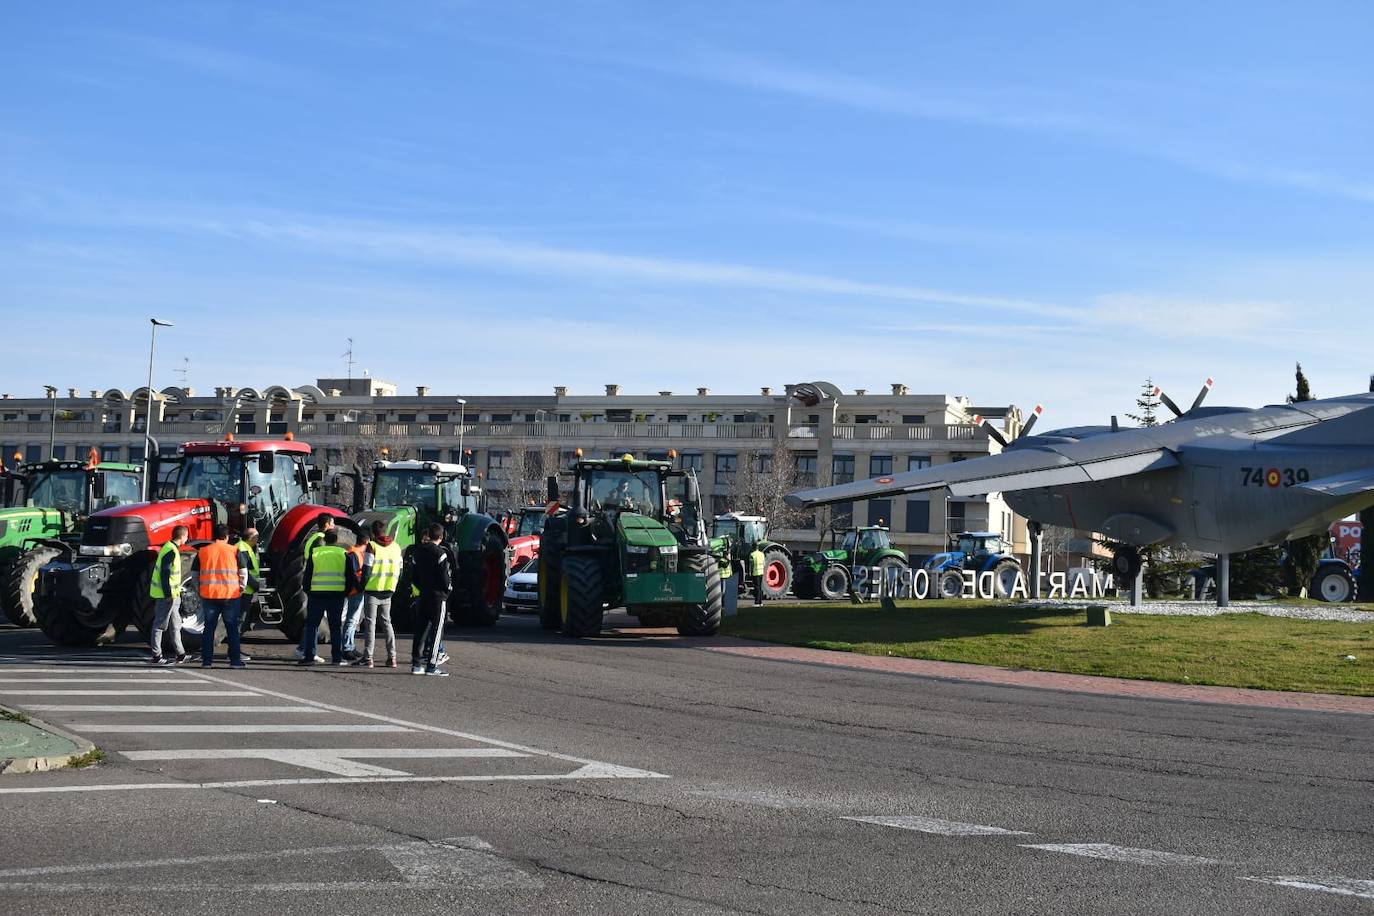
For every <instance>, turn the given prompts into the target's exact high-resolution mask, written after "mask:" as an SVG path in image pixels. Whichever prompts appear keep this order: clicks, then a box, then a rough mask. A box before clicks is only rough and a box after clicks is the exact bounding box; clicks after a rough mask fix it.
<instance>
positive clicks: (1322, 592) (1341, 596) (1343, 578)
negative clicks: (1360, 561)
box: [1307, 568, 1356, 601]
mask: <svg viewBox="0 0 1374 916" xmlns="http://www.w3.org/2000/svg"><path fill="white" fill-rule="evenodd" d="M1355 592H1356V586H1355V577H1354V576H1352V575H1351V574H1350V570H1348V569H1344V568H1334V569H1327V570H1323V571H1321V572H1319V573H1317V575H1316V576H1314V577H1313V579H1312V587H1311V588H1310V589H1308V591H1307V593H1308V595H1310V596H1311V597H1313V598H1320V599H1321V600H1323V601H1354V600H1355Z"/></svg>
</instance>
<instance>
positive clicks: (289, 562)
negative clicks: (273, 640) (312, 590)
mask: <svg viewBox="0 0 1374 916" xmlns="http://www.w3.org/2000/svg"><path fill="white" fill-rule="evenodd" d="M277 601H278V603H279V604H280V605H281V623H280V624H278V626H280V627H281V631H282V634H283V635H284V636H285V637H286V638H287V639H288V640H289V641H290V642H292V643H294V644H295V645H300V642H301V636H302V635H304V633H305V622H306V619H307V618H308V614H309V604H310V596H309V594H308V593H307V592H306V590H305V553H304V552H302V551H301V549H300V547H299V546H296V547H293V548H292V549H291V552H290V553H288V554H287V555H286V560H285V562H283V563H282V565H281V572H280V573H279V574H278V575H277ZM321 629H323V625H321Z"/></svg>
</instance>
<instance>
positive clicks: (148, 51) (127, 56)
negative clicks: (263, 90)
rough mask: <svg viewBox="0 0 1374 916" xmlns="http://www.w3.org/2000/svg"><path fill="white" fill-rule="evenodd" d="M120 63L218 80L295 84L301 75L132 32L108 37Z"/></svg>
mask: <svg viewBox="0 0 1374 916" xmlns="http://www.w3.org/2000/svg"><path fill="white" fill-rule="evenodd" d="M108 38H109V40H110V42H111V44H113V45H115V46H117V47H118V53H119V58H120V60H122V61H128V60H131V59H133V60H137V59H138V58H140V57H141V58H148V59H151V60H153V61H157V62H161V63H166V64H171V65H173V66H175V67H179V68H181V69H183V70H195V71H198V72H200V73H204V74H208V75H210V76H215V77H219V78H222V79H231V80H235V81H241V82H252V83H274V84H283V83H289V82H295V81H298V80H299V79H300V78H301V77H302V76H303V74H302V72H301V71H299V70H296V69H293V68H291V67H287V66H284V65H282V64H279V63H277V62H275V61H269V60H265V59H263V58H260V57H255V56H253V55H250V54H243V53H241V52H238V51H230V50H228V49H225V48H217V47H214V46H211V45H205V44H200V43H197V42H191V41H186V40H184V39H179V38H165V37H162V36H159V35H146V34H136V33H132V32H111V33H108Z"/></svg>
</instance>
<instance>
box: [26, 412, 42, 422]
mask: <svg viewBox="0 0 1374 916" xmlns="http://www.w3.org/2000/svg"><path fill="white" fill-rule="evenodd" d="M28 416H29V422H30V423H40V422H42V420H43V415H42V414H41V413H31V414H29V415H28Z"/></svg>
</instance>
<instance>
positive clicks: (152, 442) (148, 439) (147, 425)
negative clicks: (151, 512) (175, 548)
mask: <svg viewBox="0 0 1374 916" xmlns="http://www.w3.org/2000/svg"><path fill="white" fill-rule="evenodd" d="M148 320H149V321H151V322H152V323H153V332H152V337H151V339H150V340H149V341H148V416H147V419H145V420H144V421H143V494H144V495H145V496H148V495H150V494H149V493H148V455H149V451H148V449H149V447H150V446H151V447H152V448H157V440H156V439H154V438H153V354H154V352H156V350H157V329H158V328H170V327H171V326H172V323H171V322H170V321H159V320H158V319H156V318H149V319H148Z"/></svg>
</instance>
